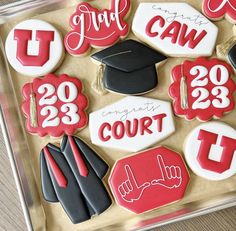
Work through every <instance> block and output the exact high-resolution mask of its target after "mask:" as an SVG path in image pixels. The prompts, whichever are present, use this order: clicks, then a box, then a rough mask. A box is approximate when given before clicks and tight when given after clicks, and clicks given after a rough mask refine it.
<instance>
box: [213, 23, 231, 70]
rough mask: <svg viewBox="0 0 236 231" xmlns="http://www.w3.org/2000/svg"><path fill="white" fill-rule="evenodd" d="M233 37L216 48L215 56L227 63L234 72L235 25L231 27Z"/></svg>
mask: <svg viewBox="0 0 236 231" xmlns="http://www.w3.org/2000/svg"><path fill="white" fill-rule="evenodd" d="M233 33H234V35H233V36H232V37H231V38H230V39H229V40H228V41H226V42H224V43H222V44H219V45H218V46H217V47H216V51H217V56H218V57H219V58H221V59H224V60H226V61H229V62H230V64H231V65H232V66H233V68H234V71H236V25H234V27H233Z"/></svg>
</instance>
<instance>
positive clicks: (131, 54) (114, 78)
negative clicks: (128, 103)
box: [91, 39, 167, 95]
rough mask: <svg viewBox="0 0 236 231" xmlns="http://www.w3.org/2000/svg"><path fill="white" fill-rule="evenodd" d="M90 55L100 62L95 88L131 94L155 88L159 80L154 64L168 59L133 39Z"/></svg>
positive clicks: (99, 90)
mask: <svg viewBox="0 0 236 231" xmlns="http://www.w3.org/2000/svg"><path fill="white" fill-rule="evenodd" d="M91 57H92V58H93V59H95V60H97V61H99V62H100V63H101V65H100V68H99V71H98V75H97V79H96V81H95V82H94V83H93V88H94V89H95V90H96V91H97V92H98V93H99V94H102V93H104V90H105V89H107V90H109V91H113V92H117V93H121V94H129V95H139V94H143V93H146V92H148V91H151V90H152V89H154V88H155V87H156V86H157V84H158V78H157V71H156V67H155V64H156V63H160V62H162V61H164V60H165V59H167V57H166V56H164V55H163V54H161V53H159V52H157V51H155V50H153V49H151V48H149V47H147V46H145V45H144V44H142V43H140V42H137V41H135V40H131V39H130V40H126V41H124V42H121V43H118V44H116V45H114V46H112V47H109V48H107V49H105V50H102V51H100V52H98V53H95V54H93V55H92V56H91ZM102 75H103V76H102ZM104 88H105V89H104Z"/></svg>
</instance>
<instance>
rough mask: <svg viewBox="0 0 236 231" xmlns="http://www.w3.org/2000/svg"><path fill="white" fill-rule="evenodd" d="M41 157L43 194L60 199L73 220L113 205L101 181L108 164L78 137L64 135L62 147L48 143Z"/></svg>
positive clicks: (55, 199)
mask: <svg viewBox="0 0 236 231" xmlns="http://www.w3.org/2000/svg"><path fill="white" fill-rule="evenodd" d="M40 161H41V185H42V192H43V196H44V198H45V199H46V200H47V201H49V202H60V203H61V205H62V207H63V208H64V210H65V212H66V213H67V214H68V216H69V218H70V219H71V221H72V222H73V223H80V222H83V221H86V220H88V219H90V218H91V216H93V215H98V214H100V213H102V212H104V211H105V210H106V209H107V208H108V207H110V205H111V203H112V202H111V199H110V197H109V195H108V193H107V191H106V188H105V186H104V185H103V182H102V178H103V177H104V176H105V174H106V172H107V170H108V165H107V164H106V163H105V162H104V161H103V160H102V159H101V158H100V157H99V156H97V154H96V153H95V152H94V151H93V150H92V149H91V148H89V147H88V146H87V145H86V144H85V143H84V142H83V141H81V140H80V139H79V138H76V137H72V136H69V137H68V136H64V138H63V140H62V143H61V149H60V148H58V147H56V146H54V145H53V144H48V145H47V146H46V147H44V148H43V150H42V151H41V155H40Z"/></svg>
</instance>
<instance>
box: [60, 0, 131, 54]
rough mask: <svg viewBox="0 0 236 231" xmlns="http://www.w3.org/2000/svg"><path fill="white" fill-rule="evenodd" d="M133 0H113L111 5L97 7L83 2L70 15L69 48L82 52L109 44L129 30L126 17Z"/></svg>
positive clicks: (69, 51)
mask: <svg viewBox="0 0 236 231" xmlns="http://www.w3.org/2000/svg"><path fill="white" fill-rule="evenodd" d="M130 7H131V3H130V0H111V7H110V9H109V10H108V9H104V10H101V11H100V10H98V9H96V8H94V7H92V6H91V5H90V4H89V3H86V2H82V3H80V4H79V5H78V6H77V8H76V12H75V13H74V14H73V15H72V16H71V17H70V26H71V28H72V31H70V32H69V33H68V34H67V35H66V37H65V39H64V44H65V47H66V50H67V51H68V53H70V54H71V55H78V56H79V55H83V54H86V52H88V51H89V49H90V47H108V46H111V45H113V44H114V43H116V42H117V41H118V40H119V39H120V38H124V37H126V36H127V35H128V33H129V25H128V24H127V23H126V22H125V21H124V19H125V18H126V16H127V15H128V13H129V11H130Z"/></svg>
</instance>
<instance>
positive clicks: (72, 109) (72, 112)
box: [61, 103, 80, 125]
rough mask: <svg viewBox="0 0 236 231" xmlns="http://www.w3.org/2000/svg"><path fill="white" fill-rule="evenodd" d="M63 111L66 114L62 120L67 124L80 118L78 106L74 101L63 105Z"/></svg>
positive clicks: (74, 122) (73, 122) (76, 121)
mask: <svg viewBox="0 0 236 231" xmlns="http://www.w3.org/2000/svg"><path fill="white" fill-rule="evenodd" d="M61 111H62V112H64V113H65V114H66V116H64V117H62V122H63V123H64V124H67V125H71V124H76V123H78V122H79V120H80V116H79V115H78V114H77V112H78V107H77V105H76V104H74V103H67V104H63V105H62V106H61Z"/></svg>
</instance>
